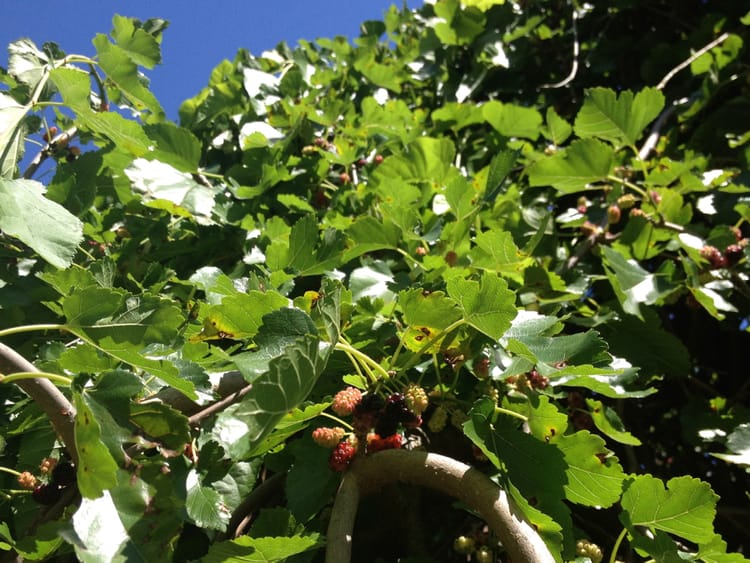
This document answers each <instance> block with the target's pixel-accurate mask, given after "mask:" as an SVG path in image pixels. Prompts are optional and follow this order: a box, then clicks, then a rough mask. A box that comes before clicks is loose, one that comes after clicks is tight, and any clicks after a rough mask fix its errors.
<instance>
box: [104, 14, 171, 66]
mask: <svg viewBox="0 0 750 563" xmlns="http://www.w3.org/2000/svg"><path fill="white" fill-rule="evenodd" d="M112 39H114V40H115V43H116V44H117V46H118V47H120V49H122V50H123V51H124V52H125V53H126V54H127V55H128V57H129V58H130V60H132V61H133V62H134V63H135V64H137V65H140V66H142V67H146V68H154V66H156V65H157V64H159V63H161V49H160V48H159V41H158V40H157V38H156V37H154V36H153V35H152V34H150V33H148V32H147V31H146V30H145V29H144V28H143V27H142V26H141V25H140V22H139V21H138V20H136V19H135V18H126V17H124V16H120V15H118V14H115V15H114V17H113V18H112Z"/></svg>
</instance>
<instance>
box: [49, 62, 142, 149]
mask: <svg viewBox="0 0 750 563" xmlns="http://www.w3.org/2000/svg"><path fill="white" fill-rule="evenodd" d="M50 79H51V80H52V81H53V82H54V83H55V86H57V88H58V90H60V94H61V95H62V97H63V101H64V102H65V104H66V105H68V106H70V108H71V109H73V110H74V111H75V112H76V124H77V125H79V126H80V127H81V128H82V129H84V130H86V131H90V132H92V133H95V134H98V135H101V136H102V137H104V138H105V139H107V140H109V141H110V142H112V143H113V144H114V145H115V146H117V147H118V148H120V149H123V150H125V151H127V152H128V153H130V154H132V155H135V156H143V155H145V154H147V153H148V152H149V149H150V147H151V146H152V145H153V142H152V141H151V140H150V139H149V138H148V136H147V135H146V133H145V132H144V131H143V128H142V127H141V126H140V125H139V124H138V123H137V122H135V121H132V120H129V119H125V118H124V117H123V116H121V115H120V114H119V113H116V112H95V111H93V110H92V109H91V107H90V105H89V94H90V92H91V84H90V82H89V77H88V74H86V73H83V72H80V71H78V70H74V69H71V68H62V67H60V68H54V69H52V70H51V71H50Z"/></svg>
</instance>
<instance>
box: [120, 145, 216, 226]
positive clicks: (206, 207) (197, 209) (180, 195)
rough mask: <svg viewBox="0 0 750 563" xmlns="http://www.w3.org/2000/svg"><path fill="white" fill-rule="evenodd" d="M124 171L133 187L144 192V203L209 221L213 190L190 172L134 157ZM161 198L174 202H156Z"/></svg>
mask: <svg viewBox="0 0 750 563" xmlns="http://www.w3.org/2000/svg"><path fill="white" fill-rule="evenodd" d="M125 174H126V175H127V177H128V178H129V179H130V182H131V185H132V186H133V189H134V190H136V191H138V192H140V193H142V194H143V196H144V201H145V202H146V205H150V206H151V207H157V208H159V209H166V210H168V211H169V212H170V213H172V214H173V215H182V216H187V217H191V216H192V217H194V218H195V220H196V221H198V222H199V223H202V224H210V223H211V212H212V210H213V208H214V195H215V193H216V192H215V191H214V190H212V189H211V188H208V187H206V186H204V185H202V184H199V183H198V182H196V181H195V180H194V179H193V177H192V175H191V174H188V173H186V172H180V171H179V170H177V169H175V168H173V167H172V166H170V165H169V164H166V163H164V162H161V161H158V160H146V159H143V158H137V159H135V160H134V161H133V162H132V164H131V165H130V166H129V167H128V168H126V169H125ZM162 202H170V203H171V204H173V206H165V205H163V204H162V205H158V204H160V203H162Z"/></svg>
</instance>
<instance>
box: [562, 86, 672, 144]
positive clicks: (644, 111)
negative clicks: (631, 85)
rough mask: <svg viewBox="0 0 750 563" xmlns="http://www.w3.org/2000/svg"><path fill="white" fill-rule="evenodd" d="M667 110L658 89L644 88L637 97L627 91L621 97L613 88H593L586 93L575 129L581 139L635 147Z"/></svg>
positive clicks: (662, 95) (621, 93)
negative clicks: (664, 109)
mask: <svg viewBox="0 0 750 563" xmlns="http://www.w3.org/2000/svg"><path fill="white" fill-rule="evenodd" d="M663 107H664V94H662V93H661V91H660V90H657V89H656V88H644V89H643V90H641V91H640V92H638V93H637V94H635V95H633V93H632V92H631V91H630V90H625V91H623V92H620V94H619V96H618V94H617V93H615V91H614V90H610V89H609V88H592V89H591V90H588V91H587V92H586V98H585V99H584V101H583V107H581V109H580V111H579V112H578V115H577V116H576V121H575V126H574V127H575V131H576V134H578V136H580V137H598V138H600V139H604V140H607V141H609V142H611V143H613V144H615V145H623V144H625V145H631V146H632V145H634V144H635V142H636V141H637V140H638V139H639V138H640V137H641V133H642V131H643V129H644V128H645V127H646V125H648V124H649V123H651V121H653V120H654V119H656V117H657V116H658V115H659V112H660V111H661V110H662V108H663Z"/></svg>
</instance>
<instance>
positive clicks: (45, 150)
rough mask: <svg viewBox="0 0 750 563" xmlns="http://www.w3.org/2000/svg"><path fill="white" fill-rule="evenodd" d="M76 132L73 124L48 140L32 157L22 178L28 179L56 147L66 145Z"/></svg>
mask: <svg viewBox="0 0 750 563" xmlns="http://www.w3.org/2000/svg"><path fill="white" fill-rule="evenodd" d="M77 134H78V127H75V126H73V127H71V128H70V129H66V130H65V131H63V132H62V133H60V134H59V135H57V136H56V137H55V138H53V139H52V140H51V141H49V142H48V143H47V144H46V145H44V146H43V147H42V150H40V151H39V152H38V153H37V155H36V156H35V157H34V160H32V161H31V163H30V164H29V166H28V168H26V170H25V171H24V173H23V177H24V179H26V180H30V179H31V178H33V176H34V174H36V171H37V170H38V169H39V167H40V166H41V165H42V163H43V162H44V161H45V160H47V158H49V157H50V156H52V155H53V154H54V153H55V151H56V150H57V149H58V148H60V147H65V146H67V145H68V143H70V140H71V139H72V138H73V137H75V136H76V135H77Z"/></svg>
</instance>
